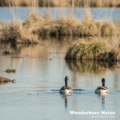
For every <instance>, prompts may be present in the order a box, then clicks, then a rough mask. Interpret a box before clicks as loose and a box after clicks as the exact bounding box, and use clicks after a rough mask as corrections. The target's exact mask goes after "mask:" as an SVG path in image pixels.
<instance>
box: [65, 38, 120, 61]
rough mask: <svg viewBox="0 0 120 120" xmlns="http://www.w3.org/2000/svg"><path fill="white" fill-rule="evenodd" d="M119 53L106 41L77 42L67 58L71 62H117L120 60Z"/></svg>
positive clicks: (69, 50)
mask: <svg viewBox="0 0 120 120" xmlns="http://www.w3.org/2000/svg"><path fill="white" fill-rule="evenodd" d="M119 55H120V54H119V51H118V50H116V48H114V47H113V46H112V47H111V45H110V44H109V43H107V42H106V41H95V40H93V41H88V42H82V41H80V40H79V41H77V42H76V43H75V44H74V45H72V46H71V47H70V48H69V49H68V51H67V53H66V56H65V59H70V60H100V61H110V62H111V61H116V60H120V59H119V57H118V56H119Z"/></svg>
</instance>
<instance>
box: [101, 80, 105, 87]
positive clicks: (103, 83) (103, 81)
mask: <svg viewBox="0 0 120 120" xmlns="http://www.w3.org/2000/svg"><path fill="white" fill-rule="evenodd" d="M101 82H102V86H104V87H105V78H102V81H101Z"/></svg>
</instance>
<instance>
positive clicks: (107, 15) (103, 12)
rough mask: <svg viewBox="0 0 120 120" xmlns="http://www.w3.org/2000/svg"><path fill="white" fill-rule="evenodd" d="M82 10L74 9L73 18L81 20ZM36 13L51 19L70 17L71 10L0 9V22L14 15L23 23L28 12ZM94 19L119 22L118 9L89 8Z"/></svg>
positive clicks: (119, 10) (10, 19) (83, 13)
mask: <svg viewBox="0 0 120 120" xmlns="http://www.w3.org/2000/svg"><path fill="white" fill-rule="evenodd" d="M86 10H87V9H84V8H75V9H74V17H76V18H78V19H83V18H84V15H85V11H86ZM30 11H32V12H37V13H38V14H39V15H40V16H44V13H48V14H51V15H52V17H53V19H55V18H57V19H59V17H60V16H61V15H63V16H70V14H71V12H72V9H71V8H49V9H48V8H14V7H13V8H2V7H1V8H0V21H4V22H7V21H12V20H13V16H14V15H15V18H16V19H20V20H22V21H25V20H26V19H27V18H28V14H29V12H30ZM90 11H91V13H92V15H93V17H94V19H97V20H98V19H108V20H118V21H119V20H120V9H119V8H91V9H90Z"/></svg>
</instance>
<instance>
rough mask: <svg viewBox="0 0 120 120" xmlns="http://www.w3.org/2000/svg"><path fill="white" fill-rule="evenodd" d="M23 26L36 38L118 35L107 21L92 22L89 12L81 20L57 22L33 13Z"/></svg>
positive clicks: (59, 20)
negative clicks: (30, 30) (45, 36)
mask: <svg viewBox="0 0 120 120" xmlns="http://www.w3.org/2000/svg"><path fill="white" fill-rule="evenodd" d="M73 23H74V24H73ZM23 25H24V27H28V28H32V32H33V33H34V34H36V35H38V36H44V35H49V36H61V35H64V36H69V35H70V36H78V37H89V36H102V37H104V36H114V35H120V33H119V30H118V28H117V27H116V26H115V24H113V23H112V22H110V21H107V20H103V21H100V20H94V19H93V17H92V15H91V13H90V12H89V11H86V13H85V17H84V19H83V20H78V19H77V18H73V17H61V18H60V19H58V20H52V17H51V15H49V14H45V15H44V17H43V18H42V17H39V16H38V15H37V14H35V13H30V15H29V17H28V20H27V21H25V22H24V23H23Z"/></svg>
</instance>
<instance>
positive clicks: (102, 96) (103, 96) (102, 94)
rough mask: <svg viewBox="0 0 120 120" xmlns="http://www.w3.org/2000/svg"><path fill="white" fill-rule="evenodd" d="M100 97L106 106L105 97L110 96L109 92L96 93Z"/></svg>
mask: <svg viewBox="0 0 120 120" xmlns="http://www.w3.org/2000/svg"><path fill="white" fill-rule="evenodd" d="M95 94H96V95H98V98H99V99H101V102H102V105H103V107H105V98H106V97H108V95H109V93H95Z"/></svg>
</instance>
